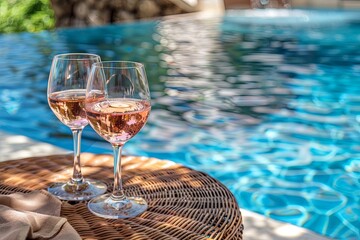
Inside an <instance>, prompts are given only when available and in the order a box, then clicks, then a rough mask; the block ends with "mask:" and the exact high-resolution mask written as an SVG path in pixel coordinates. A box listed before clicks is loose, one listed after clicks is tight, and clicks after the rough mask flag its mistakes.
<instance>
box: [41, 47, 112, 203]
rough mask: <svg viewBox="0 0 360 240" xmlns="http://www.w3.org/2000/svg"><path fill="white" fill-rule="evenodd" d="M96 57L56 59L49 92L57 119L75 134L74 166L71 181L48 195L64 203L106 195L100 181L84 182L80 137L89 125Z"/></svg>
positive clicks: (59, 184)
mask: <svg viewBox="0 0 360 240" xmlns="http://www.w3.org/2000/svg"><path fill="white" fill-rule="evenodd" d="M100 60H101V59H100V57H99V56H98V55H95V54H86V53H68V54H60V55H56V56H55V57H54V58H53V61H52V65H51V69H50V74H49V82H48V89H47V96H48V102H49V106H50V108H51V110H52V111H53V112H54V114H55V115H56V117H57V118H58V119H59V120H60V121H61V122H62V123H63V124H65V125H66V126H68V127H69V128H70V129H71V131H72V134H73V139H74V164H73V173H72V177H71V178H70V180H69V181H67V182H56V183H53V184H52V185H50V186H49V187H48V191H49V192H50V193H52V194H53V195H55V196H57V197H58V198H60V199H62V200H73V201H82V200H88V199H91V198H93V197H95V196H97V195H100V194H103V193H104V192H106V189H107V186H106V184H104V183H103V182H101V181H98V180H93V179H84V178H83V176H82V174H81V165H80V146H81V133H82V130H83V129H84V127H85V126H86V125H88V121H87V119H86V113H85V110H84V101H85V93H86V83H87V77H88V74H89V73H90V69H91V65H92V64H93V63H96V62H100Z"/></svg>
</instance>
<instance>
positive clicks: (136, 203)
mask: <svg viewBox="0 0 360 240" xmlns="http://www.w3.org/2000/svg"><path fill="white" fill-rule="evenodd" d="M150 109H151V104H150V92H149V86H148V81H147V77H146V73H145V69H144V66H143V64H141V63H136V62H125V61H116V62H100V63H95V64H93V66H92V70H91V74H90V76H89V79H88V85H87V90H86V99H85V111H86V114H87V118H88V121H89V123H90V126H91V127H92V128H93V129H94V130H95V132H97V133H98V134H99V135H100V136H101V137H102V138H104V139H105V140H106V141H108V142H109V143H111V145H112V146H113V149H114V188H113V191H112V193H109V194H105V195H102V196H98V197H96V198H93V199H92V200H90V201H89V203H88V208H89V210H90V211H91V212H92V213H94V214H95V215H98V216H101V217H105V218H113V219H117V218H128V217H135V216H137V215H139V214H141V213H142V212H144V211H145V210H146V209H147V203H146V201H145V200H144V199H143V198H141V197H132V196H131V197H130V196H126V195H125V192H124V189H123V186H122V177H121V151H122V148H123V146H124V144H125V143H126V142H127V141H128V140H130V139H131V138H133V137H134V136H135V135H136V134H137V133H138V132H139V131H140V130H141V129H142V127H143V126H144V125H145V123H146V122H147V119H148V117H149V114H150Z"/></svg>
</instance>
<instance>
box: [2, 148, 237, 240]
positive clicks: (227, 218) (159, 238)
mask: <svg viewBox="0 0 360 240" xmlns="http://www.w3.org/2000/svg"><path fill="white" fill-rule="evenodd" d="M82 165H83V168H82V171H83V174H84V176H86V177H91V178H94V179H99V180H103V181H105V182H106V183H107V184H108V191H111V189H112V183H113V161H112V156H110V155H93V154H88V153H85V154H82ZM122 165H123V181H124V187H125V192H126V193H127V194H129V195H134V196H135V195H138V196H142V197H144V198H145V199H146V201H147V202H148V204H149V208H148V210H147V211H146V212H144V213H143V214H141V215H140V216H138V217H135V218H131V219H119V220H111V219H103V218H100V217H97V216H95V215H93V214H91V213H90V212H89V210H88V209H87V207H86V202H75V203H74V202H66V201H64V202H63V205H62V209H61V215H62V216H63V217H66V218H67V219H68V221H69V222H70V224H71V225H72V226H73V227H74V228H75V229H76V230H77V231H78V233H79V234H80V235H81V237H82V238H83V239H107V240H110V239H134V240H142V239H155V240H170V239H184V240H187V239H221V240H223V239H234V240H238V239H242V230H243V225H242V217H241V212H240V209H239V207H238V205H237V203H236V200H235V198H234V197H233V195H232V194H231V193H230V191H229V190H228V189H227V188H226V187H224V186H223V185H222V184H221V183H219V182H218V181H217V180H215V179H213V178H211V177H210V176H208V175H206V174H204V173H201V172H198V171H195V170H192V169H189V168H186V167H184V166H181V165H178V164H175V163H173V162H170V161H164V160H158V159H154V158H146V157H123V164H122ZM71 166H72V156H71V155H53V156H46V157H34V158H26V159H19V160H15V161H7V162H1V163H0V194H10V193H13V192H17V191H23V192H26V191H31V190H34V189H45V188H46V187H47V186H48V185H49V184H50V183H51V182H55V181H59V180H60V179H67V178H68V177H69V176H70V175H71V170H72V169H71Z"/></svg>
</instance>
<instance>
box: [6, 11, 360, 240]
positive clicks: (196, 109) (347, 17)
mask: <svg viewBox="0 0 360 240" xmlns="http://www.w3.org/2000/svg"><path fill="white" fill-rule="evenodd" d="M64 52H91V53H96V54H99V55H101V57H102V59H103V60H118V59H123V60H133V61H141V62H144V63H145V64H146V68H147V72H148V78H149V80H150V82H151V91H152V98H153V101H152V104H153V109H152V113H151V117H150V120H149V122H148V123H147V125H146V127H145V128H144V129H143V130H142V132H141V133H140V134H138V135H137V136H136V137H135V138H134V139H132V140H131V141H130V142H128V143H127V144H126V146H125V149H124V150H125V152H126V153H127V154H135V155H146V156H153V157H158V158H163V159H171V160H173V161H175V162H178V163H181V164H184V165H186V166H189V167H192V168H194V169H197V170H201V171H204V172H207V173H208V174H210V175H211V176H213V177H215V178H217V179H219V180H220V181H221V182H223V183H224V184H225V185H226V186H227V187H228V188H229V189H230V190H231V191H232V192H233V193H234V195H235V196H236V198H237V200H238V203H239V205H240V206H241V207H242V208H245V209H249V210H252V211H256V212H259V213H261V214H264V215H267V216H270V217H271V218H274V219H278V220H281V221H286V222H289V223H293V224H296V225H299V226H303V227H305V228H308V229H311V230H313V231H316V232H318V233H320V234H323V235H326V236H329V237H332V238H336V239H359V238H360V234H359V226H360V182H359V178H360V13H359V12H350V11H331V12H329V11H306V10H293V11H280V10H278V11H276V10H270V11H260V10H259V11H231V12H227V13H226V14H225V15H224V16H223V17H216V18H215V17H214V18H197V17H190V16H187V17H184V18H176V19H168V20H160V21H149V22H138V23H131V24H122V25H114V26H104V27H98V28H87V29H63V30H58V31H55V32H41V33H37V34H29V33H23V34H13V35H1V36H0V130H3V131H8V132H10V133H16V134H23V135H26V136H29V137H31V138H33V139H36V140H40V141H45V142H49V143H52V144H55V145H57V146H60V147H63V148H67V149H72V140H71V136H70V131H69V129H68V128H67V127H65V126H63V125H62V124H60V122H59V121H58V120H57V119H56V118H55V116H54V115H53V113H52V112H51V111H50V109H49V107H48V105H47V100H46V87H47V78H48V72H49V68H50V64H51V59H52V57H53V55H54V54H58V53H64ZM82 150H83V151H91V152H110V151H111V149H110V146H109V144H107V143H105V142H103V141H102V140H101V139H100V138H99V137H98V136H97V135H96V134H95V133H94V132H93V130H92V129H91V128H90V127H87V128H86V129H85V131H84V135H83V148H82Z"/></svg>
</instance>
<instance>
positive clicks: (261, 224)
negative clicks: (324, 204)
mask: <svg viewBox="0 0 360 240" xmlns="http://www.w3.org/2000/svg"><path fill="white" fill-rule="evenodd" d="M0 139H1V142H0V161H5V160H16V159H20V158H26V157H34V156H46V155H51V154H63V153H69V151H68V150H65V149H61V148H58V147H55V146H53V145H50V144H47V143H43V142H37V141H34V140H32V139H30V138H27V137H25V136H22V135H13V134H8V133H4V132H0ZM9 164H10V163H9ZM241 212H242V215H243V220H244V226H245V231H244V239H246V240H269V239H273V240H289V239H290V240H326V239H329V238H325V237H322V236H320V235H318V234H315V233H313V232H311V231H309V230H307V229H304V228H300V227H297V226H295V225H292V224H289V223H283V222H279V221H276V220H273V219H270V218H267V217H264V216H262V215H260V214H257V213H254V212H251V211H247V210H245V209H242V210H241Z"/></svg>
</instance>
